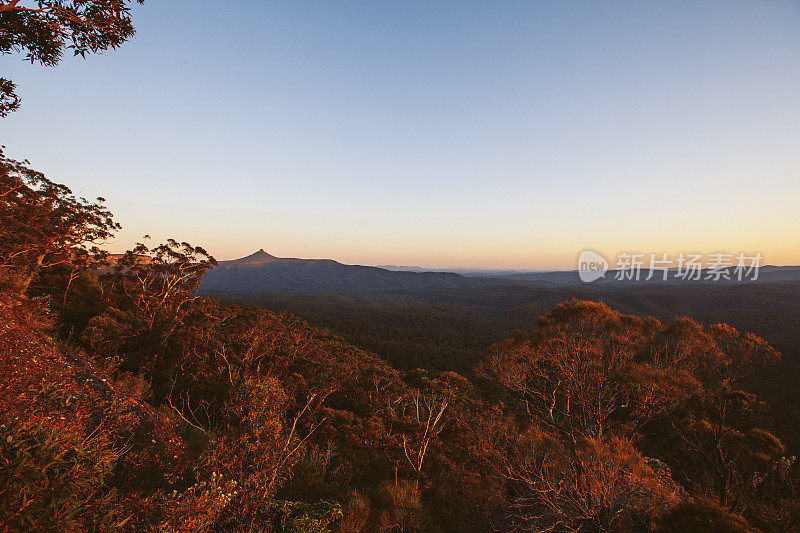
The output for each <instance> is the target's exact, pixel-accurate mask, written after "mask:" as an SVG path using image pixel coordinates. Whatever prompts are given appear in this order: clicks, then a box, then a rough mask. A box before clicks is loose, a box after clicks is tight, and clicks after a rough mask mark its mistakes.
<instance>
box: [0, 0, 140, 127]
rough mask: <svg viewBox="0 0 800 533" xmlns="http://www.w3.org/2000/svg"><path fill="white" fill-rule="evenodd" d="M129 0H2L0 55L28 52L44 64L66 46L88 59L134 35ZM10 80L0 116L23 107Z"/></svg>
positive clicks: (1, 87)
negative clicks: (26, 1) (32, 1)
mask: <svg viewBox="0 0 800 533" xmlns="http://www.w3.org/2000/svg"><path fill="white" fill-rule="evenodd" d="M136 1H137V2H138V3H140V4H141V3H143V2H144V0H136ZM131 3H132V1H130V0H88V1H87V0H73V1H66V2H64V1H59V0H39V1H38V2H36V3H35V5H34V6H27V5H25V4H24V3H23V2H21V1H20V0H8V1H4V2H2V3H0V54H8V53H11V52H24V53H25V59H26V60H28V61H30V62H31V63H39V64H41V65H44V66H48V67H51V66H54V65H56V64H58V62H59V61H60V60H61V57H62V56H63V54H64V51H65V50H72V52H73V54H74V55H76V56H77V55H79V56H81V57H85V56H86V54H87V53H92V54H93V53H97V52H102V51H104V50H108V49H113V48H117V47H118V46H120V45H121V44H122V43H123V42H125V41H126V40H128V39H129V38H131V37H132V36H133V33H134V30H133V23H132V22H131V18H130V4H131ZM14 89H15V87H14V84H13V83H12V82H11V81H10V80H5V79H0V117H4V116H6V115H7V114H8V113H9V112H11V111H14V110H16V109H17V108H18V107H19V98H18V97H17V95H16V94H15V93H14Z"/></svg>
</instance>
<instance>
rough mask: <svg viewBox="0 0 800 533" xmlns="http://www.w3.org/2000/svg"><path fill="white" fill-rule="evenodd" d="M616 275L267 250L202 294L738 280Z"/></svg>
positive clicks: (799, 277)
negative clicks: (402, 263)
mask: <svg viewBox="0 0 800 533" xmlns="http://www.w3.org/2000/svg"><path fill="white" fill-rule="evenodd" d="M616 275H617V271H615V270H610V271H608V272H607V273H606V275H605V277H604V278H602V279H599V280H597V281H594V282H592V283H590V284H586V283H583V282H582V281H581V280H580V278H579V277H578V272H577V271H576V270H569V271H550V272H534V271H529V272H524V271H502V270H486V271H481V270H469V269H464V270H463V271H458V272H432V271H426V270H424V269H423V268H420V267H397V266H381V267H376V266H361V265H345V264H342V263H339V262H338V261H334V260H332V259H298V258H285V257H275V256H273V255H271V254H268V253H267V252H265V251H264V250H263V249H262V250H259V251H257V252H256V253H254V254H251V255H248V256H247V257H242V258H241V259H235V260H232V261H221V262H220V264H219V265H218V266H217V267H216V268H214V269H213V270H212V271H211V272H209V273H208V274H207V275H206V277H205V279H204V280H203V286H202V290H203V291H204V292H206V293H210V294H222V293H224V294H315V293H349V294H382V293H383V294H385V293H393V292H397V291H407V290H420V289H421V290H425V289H434V288H435V289H448V288H464V287H486V286H491V287H498V286H508V285H525V286H529V287H539V288H557V287H587V286H593V287H598V286H602V287H604V288H608V289H626V290H628V289H632V288H639V287H641V286H643V285H648V286H659V285H670V286H675V285H678V286H684V285H692V286H698V285H709V284H710V285H716V286H719V285H738V284H740V283H738V282H736V281H735V280H729V281H726V280H720V281H708V280H706V279H705V277H706V273H705V272H704V273H703V274H702V276H701V277H702V278H703V279H701V280H699V281H683V280H676V279H669V280H668V281H663V280H662V279H660V277H659V276H655V277H654V278H653V279H652V280H649V281H645V278H646V277H647V271H646V270H643V271H642V275H641V278H640V279H639V280H638V281H636V280H634V281H631V280H625V281H618V280H616V279H615V278H616ZM744 283H745V284H751V283H800V267H796V266H785V267H777V266H771V265H770V266H765V267H763V268H762V269H761V271H760V272H759V277H758V280H757V281H755V282H754V281H752V280H746V281H745V282H744Z"/></svg>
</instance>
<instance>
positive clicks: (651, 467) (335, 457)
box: [0, 160, 800, 532]
mask: <svg viewBox="0 0 800 533" xmlns="http://www.w3.org/2000/svg"><path fill="white" fill-rule="evenodd" d="M4 161H5V162H6V167H5V168H7V169H10V170H8V171H7V172H6V175H7V181H8V182H9V183H10V184H13V183H18V184H21V185H20V186H19V187H16V186H13V185H12V186H10V188H9V189H8V190H9V191H10V192H8V193H7V197H8V199H9V200H8V201H7V202H6V203H5V204H4V206H5V207H4V209H5V211H4V212H3V213H4V216H6V217H7V219H8V220H9V222H10V223H11V224H12V226H13V228H19V229H17V230H13V229H10V230H7V232H6V233H3V234H2V238H3V239H5V241H4V242H7V243H9V246H11V247H14V246H16V250H20V251H21V253H19V254H16V255H14V253H11V252H9V253H8V254H7V257H6V256H3V258H4V261H5V263H6V265H5V269H4V271H3V272H2V273H0V274H2V275H3V276H4V277H5V278H8V279H10V280H11V283H8V282H4V283H3V284H0V304H2V306H0V318H1V319H2V320H0V370H2V371H3V375H4V377H6V376H7V379H5V380H4V383H3V391H2V394H0V423H2V424H5V425H4V426H3V431H5V432H6V433H7V434H8V435H5V434H4V438H6V440H5V441H3V442H0V445H2V447H3V463H2V471H0V475H2V476H3V479H2V482H3V487H8V488H7V489H0V490H2V505H3V506H2V508H0V511H1V512H2V519H3V520H5V521H6V523H8V524H9V528H24V527H29V526H30V525H31V524H32V523H33V522H35V523H36V525H37V526H41V527H44V528H47V527H50V526H49V525H50V524H53V527H54V528H57V527H60V526H61V524H68V526H67V527H71V528H72V529H90V528H94V529H114V528H119V529H123V530H126V529H127V530H132V531H141V530H159V531H241V530H244V531H304V532H305V531H319V532H322V531H341V532H345V531H365V532H366V531H370V532H373V531H376V532H389V531H459V532H479V531H480V532H484V531H496V530H531V531H586V532H589V531H641V530H653V529H658V528H661V529H662V530H665V531H677V530H681V529H682V528H701V527H707V528H710V529H708V530H709V531H750V530H754V528H755V527H758V528H760V529H761V530H764V531H784V530H791V528H793V527H794V528H797V527H798V524H800V503H799V502H800V499H799V498H798V494H800V491H799V490H798V489H799V487H800V481H799V480H800V475H799V473H798V466H797V464H796V461H795V459H794V458H793V457H791V456H788V455H787V451H786V445H785V444H784V443H783V442H782V441H781V440H780V439H779V438H778V437H777V436H776V435H775V434H774V433H773V432H770V431H768V430H767V429H766V428H765V427H763V425H762V424H761V422H762V421H763V416H762V413H763V412H764V403H763V402H762V401H761V400H760V399H759V398H758V397H756V396H755V395H754V394H753V393H751V392H748V391H747V390H746V389H745V387H744V385H745V384H746V382H747V380H748V379H749V378H750V376H752V375H753V374H754V373H756V372H758V371H759V370H760V369H762V368H764V367H765V366H766V365H769V364H772V363H774V362H775V361H777V359H778V357H779V356H778V354H777V352H775V350H774V349H773V348H772V347H771V346H770V345H769V344H767V343H766V341H764V340H763V339H761V338H759V337H756V336H754V335H750V334H747V333H740V332H739V331H738V330H736V329H734V328H732V327H730V326H727V325H724V324H717V325H712V326H710V327H703V326H701V325H700V324H699V323H697V322H695V321H694V320H691V319H687V318H681V319H676V320H672V321H670V322H667V323H662V322H660V321H658V320H656V319H655V318H649V317H648V318H643V317H638V316H633V315H625V314H622V313H620V312H617V311H613V310H611V309H610V308H609V307H607V306H606V305H604V304H600V303H596V302H590V301H577V300H575V301H569V302H565V303H562V304H560V305H557V306H556V307H555V308H553V309H552V310H551V311H550V312H549V313H547V314H545V315H544V316H542V317H541V318H540V319H539V320H538V322H537V325H538V327H537V328H536V329H534V330H532V331H530V332H528V333H523V332H518V333H516V334H514V335H513V336H512V337H511V338H510V339H508V340H506V341H503V342H501V343H498V344H496V345H495V346H493V347H492V348H491V349H490V351H489V353H488V355H487V356H486V358H485V360H484V361H483V363H482V364H481V365H480V366H479V368H478V369H477V371H476V372H465V373H464V374H465V375H462V374H458V373H456V372H453V371H442V370H435V369H433V368H429V369H428V370H423V369H407V368H406V369H403V370H402V371H400V370H397V369H395V368H393V367H392V366H391V365H389V364H388V363H387V362H386V361H385V360H383V359H381V358H380V357H378V356H376V355H374V354H372V353H369V352H367V351H364V350H362V349H360V348H358V347H356V346H353V345H352V344H348V343H347V342H346V341H345V340H344V339H342V338H340V337H338V336H336V335H334V334H332V333H330V332H328V331H324V330H320V329H317V328H314V327H312V326H310V325H309V324H307V323H306V322H304V321H303V320H301V319H299V318H297V317H295V316H292V315H288V314H284V313H276V312H272V311H268V310H266V309H263V308H254V307H239V306H236V305H229V304H224V303H221V302H218V301H215V300H212V299H209V298H204V297H202V296H200V294H199V293H198V290H199V288H200V286H201V283H202V279H203V276H204V275H205V273H206V272H208V271H209V270H210V269H212V268H214V266H215V265H216V262H215V260H214V259H213V257H211V256H210V255H209V254H208V253H207V252H206V251H205V250H204V249H203V248H201V247H196V246H193V245H190V244H188V243H183V242H178V241H175V240H169V241H167V242H166V243H164V244H159V245H155V246H150V245H145V244H138V245H137V246H136V247H135V248H134V249H132V250H130V251H128V252H127V253H125V254H122V255H119V256H109V257H103V256H102V255H101V256H100V257H99V258H98V259H100V260H103V261H99V263H95V262H93V261H91V260H90V259H91V253H90V252H91V247H92V246H93V241H95V240H98V239H100V238H103V237H105V236H107V235H109V234H110V232H111V231H112V230H113V229H115V228H116V226H115V225H114V223H113V221H112V219H111V216H110V214H109V213H107V212H106V211H105V210H104V208H102V207H101V206H100V204H91V203H88V202H86V201H83V200H78V199H75V198H73V197H72V196H71V193H69V191H68V189H66V188H62V186H58V185H55V184H52V183H51V182H49V181H48V180H46V179H45V178H44V176H41V175H40V174H38V173H34V172H33V171H29V170H27V167H26V166H24V165H22V164H17V163H14V162H8V160H4ZM31 176H32V177H31ZM14 180H17V181H16V182H14ZM25 187H27V188H25ZM20 191H21V192H20ZM15 195H16V196H15ZM12 200H13V201H12ZM70 217H73V218H70ZM81 217H83V218H81ZM73 219H80V220H82V221H83V224H72V223H71V222H70V221H72V220H73ZM43 221H47V224H48V225H52V226H53V228H45V227H43V226H42V225H43V224H44V222H43ZM4 231H5V229H4ZM46 231H51V232H52V235H55V237H54V238H50V236H51V234H50V233H46ZM3 253H6V248H4V249H3ZM5 278H3V279H5ZM15 280H16V281H15ZM19 280H23V281H22V282H20V281H19ZM26 280H27V281H26ZM30 280H35V282H34V283H30ZM14 283H16V288H13V287H12V285H14ZM20 285H25V286H27V289H28V290H27V291H26V292H27V294H28V295H31V296H37V297H41V298H37V299H36V300H27V299H26V297H25V294H23V292H22V291H20V290H19V287H20ZM45 302H49V305H45ZM48 312H51V313H52V314H54V315H55V317H56V318H57V319H58V321H59V323H60V325H61V327H59V328H54V326H53V320H51V319H47V318H46V316H45V314H46V313H48ZM59 335H62V336H61V337H59ZM442 338H445V337H442ZM443 349H444V350H446V347H445V348H443ZM440 364H441V361H438V362H437V363H436V365H430V366H432V367H435V366H437V365H440ZM8 437H10V439H9V438H8ZM44 487H47V488H48V489H51V490H45V489H44ZM57 521H59V522H60V524H59V525H55V522H57ZM88 524H91V526H89V525H88ZM715 528H716V529H715ZM726 528H727V529H726ZM737 528H738V529H737Z"/></svg>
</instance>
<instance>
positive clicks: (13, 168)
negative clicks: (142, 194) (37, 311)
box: [0, 150, 120, 294]
mask: <svg viewBox="0 0 800 533" xmlns="http://www.w3.org/2000/svg"><path fill="white" fill-rule="evenodd" d="M27 165H28V162H27V161H23V162H18V161H15V160H13V159H9V158H7V157H5V155H3V153H2V150H0V271H2V272H4V273H6V274H11V276H12V277H13V278H14V281H15V282H16V283H15V284H16V285H17V290H18V292H19V293H20V294H22V293H24V292H25V291H26V290H27V288H28V286H29V285H30V283H31V280H32V279H33V278H34V276H36V275H37V274H38V273H39V272H40V271H41V270H42V269H44V268H47V267H51V266H54V265H58V264H64V263H71V264H73V265H78V264H84V265H86V264H88V262H89V256H90V255H94V256H102V255H103V254H102V253H101V252H100V250H99V249H98V248H97V246H98V245H99V244H101V243H102V242H104V241H105V240H106V239H108V238H109V237H111V236H112V235H113V233H114V232H115V231H116V230H117V229H119V227H120V226H119V224H117V223H115V222H114V219H113V216H112V214H111V213H110V212H109V211H108V209H106V207H105V206H104V205H103V202H104V200H103V198H98V199H97V200H96V201H94V202H90V201H88V200H86V199H85V198H78V197H75V196H74V195H73V194H72V191H71V190H70V189H69V188H68V187H67V186H65V185H60V184H58V183H54V182H52V181H50V180H49V179H47V178H46V177H45V176H44V174H42V173H41V172H37V171H35V170H32V169H30V168H29V167H28V166H27Z"/></svg>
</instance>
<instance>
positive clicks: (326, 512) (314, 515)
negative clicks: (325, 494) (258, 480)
mask: <svg viewBox="0 0 800 533" xmlns="http://www.w3.org/2000/svg"><path fill="white" fill-rule="evenodd" d="M274 505H275V514H276V515H277V517H278V523H279V524H280V528H281V531H285V532H286V533H329V532H330V529H329V528H330V525H331V523H333V522H335V521H336V520H338V519H340V518H341V517H342V507H341V506H340V505H339V504H338V503H336V502H327V501H325V500H320V501H317V502H314V503H306V502H287V501H280V500H278V501H276V502H275V504H274Z"/></svg>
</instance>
